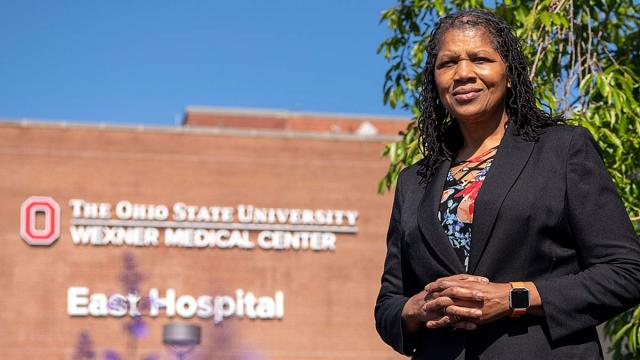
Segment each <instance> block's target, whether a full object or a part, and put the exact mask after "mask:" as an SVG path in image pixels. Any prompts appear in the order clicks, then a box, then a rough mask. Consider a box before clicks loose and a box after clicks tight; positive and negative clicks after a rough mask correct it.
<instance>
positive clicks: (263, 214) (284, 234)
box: [69, 199, 358, 251]
mask: <svg viewBox="0 0 640 360" xmlns="http://www.w3.org/2000/svg"><path fill="white" fill-rule="evenodd" d="M69 206H70V207H71V215H72V219H71V228H70V232H71V239H72V241H73V243H74V244H75V245H79V246H80V245H87V246H151V247H157V246H166V247H179V248H218V249H229V248H240V249H247V250H251V249H256V248H258V249H263V250H314V251H330V250H335V249H336V233H344V234H355V233H357V231H358V228H357V220H358V212H357V211H353V210H323V209H289V208H260V207H255V206H253V205H238V206H236V207H218V206H196V205H188V204H185V203H182V202H177V203H175V204H173V205H172V206H171V207H169V206H166V205H162V204H161V205H152V204H136V203H132V202H130V201H127V200H122V201H119V202H118V203H116V204H115V206H113V205H112V204H110V203H94V202H87V201H85V200H82V199H73V200H71V201H69ZM253 232H255V233H256V234H255V236H251V235H252V233H253Z"/></svg>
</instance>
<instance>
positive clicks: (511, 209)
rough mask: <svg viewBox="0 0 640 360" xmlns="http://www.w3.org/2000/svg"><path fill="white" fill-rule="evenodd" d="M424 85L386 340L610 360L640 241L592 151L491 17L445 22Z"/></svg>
mask: <svg viewBox="0 0 640 360" xmlns="http://www.w3.org/2000/svg"><path fill="white" fill-rule="evenodd" d="M423 76H424V88H423V91H422V99H421V101H422V109H421V110H422V111H421V117H420V119H419V129H420V132H421V139H422V144H423V147H424V148H423V149H422V150H423V152H424V153H425V158H424V159H423V160H422V161H421V162H419V163H418V164H416V165H413V166H410V167H409V168H407V169H405V170H403V171H402V172H401V174H400V176H399V179H398V184H397V188H396V192H395V198H394V204H393V209H392V214H391V220H390V224H389V231H388V237H387V255H386V259H385V265H384V273H383V276H382V284H381V288H380V293H379V296H378V299H377V303H376V309H375V318H376V328H377V330H378V332H379V334H380V335H381V337H382V338H383V340H384V341H385V342H387V343H388V344H389V345H391V346H392V347H393V348H394V349H395V350H396V351H398V352H400V353H403V354H406V355H412V356H413V357H414V358H416V359H427V358H428V359H479V358H483V359H513V358H518V359H601V358H602V349H601V346H600V343H599V341H598V336H597V333H596V329H595V326H596V325H598V324H599V323H601V322H602V321H605V320H607V319H608V318H610V317H612V316H614V315H615V314H617V313H619V312H621V311H623V310H625V309H628V308H629V307H631V306H633V305H635V304H636V303H638V301H639V299H640V240H639V239H638V237H637V235H636V234H635V232H634V230H633V226H632V224H631V221H630V220H629V217H628V214H627V213H626V211H625V209H624V206H623V204H622V202H621V200H620V197H619V196H618V194H617V192H616V189H615V186H614V184H613V182H612V181H611V177H610V175H609V174H608V172H607V170H606V169H605V167H604V164H603V162H602V159H601V156H600V153H599V149H598V147H597V145H596V143H595V141H594V139H593V137H592V136H591V134H590V133H589V132H588V131H587V130H586V129H585V128H583V127H578V126H571V125H567V124H565V123H564V121H563V120H562V119H561V118H559V117H552V116H550V115H549V114H546V113H545V112H543V111H542V110H540V109H538V108H537V107H536V105H535V99H534V96H533V91H532V86H531V84H530V82H529V80H528V79H529V75H528V66H527V63H526V60H525V57H524V55H523V53H522V51H521V49H520V48H519V45H518V41H517V39H516V37H515V36H514V35H513V34H512V31H511V29H510V28H509V26H508V25H507V24H506V23H505V22H504V21H503V20H501V19H500V18H498V17H497V16H495V15H494V14H492V13H489V12H486V11H481V10H465V11H462V12H459V13H457V14H453V15H449V16H447V17H444V18H442V19H441V20H440V21H439V23H438V25H437V26H436V27H435V29H434V31H433V33H432V37H431V41H430V43H429V48H428V50H427V63H426V67H425V70H424V73H423Z"/></svg>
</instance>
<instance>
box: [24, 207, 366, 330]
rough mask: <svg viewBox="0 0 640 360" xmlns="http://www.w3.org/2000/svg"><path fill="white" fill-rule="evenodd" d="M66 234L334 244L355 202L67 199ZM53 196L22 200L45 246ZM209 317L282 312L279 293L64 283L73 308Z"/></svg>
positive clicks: (94, 241) (124, 240)
mask: <svg viewBox="0 0 640 360" xmlns="http://www.w3.org/2000/svg"><path fill="white" fill-rule="evenodd" d="M68 206H69V209H70V215H71V219H70V221H69V224H70V225H69V235H70V238H71V241H72V243H73V244H74V245H75V246H76V247H89V246H91V247H123V246H124V247H160V246H164V247H170V248H180V249H194V248H195V249H232V248H238V249H244V250H255V249H258V250H263V251H312V252H322V251H333V250H335V249H336V234H356V233H357V232H358V228H357V221H358V212H357V211H353V210H326V209H296V208H263V207H255V206H253V205H245V204H241V205H237V206H235V207H227V206H222V207H221V206H201V205H191V204H186V203H183V202H176V203H174V204H172V205H170V206H168V205H164V204H157V205H154V204H139V203H135V202H132V201H129V200H120V201H118V202H116V203H106V202H90V201H86V200H84V199H71V200H69V201H68ZM60 213H61V211H60V206H59V204H58V203H57V202H56V201H55V200H54V199H53V198H51V197H47V196H32V197H30V198H28V199H27V200H25V201H24V202H23V203H22V206H21V208H20V235H21V237H22V238H23V240H24V241H26V242H27V243H28V244H29V245H32V246H50V245H52V244H53V243H54V242H55V241H56V240H58V238H59V237H60V234H61V228H60V226H61V225H60V216H61V214H60ZM142 311H145V314H147V315H149V316H151V317H157V316H159V315H160V314H164V315H165V316H168V317H173V316H176V315H177V316H179V317H182V318H192V317H199V318H204V319H206V318H212V319H213V321H214V322H216V323H218V322H221V321H223V320H224V319H225V318H228V317H232V316H235V317H237V318H245V317H246V318H249V319H282V318H283V317H284V293H283V292H282V291H275V293H274V294H273V296H256V295H255V294H254V293H252V292H250V291H245V290H243V289H237V290H236V291H235V294H234V295H233V296H227V295H224V296H209V295H201V296H197V297H196V296H192V295H180V296H179V294H176V291H175V290H174V289H171V288H168V289H166V290H165V291H164V292H161V291H159V290H158V289H156V288H152V289H150V290H149V294H148V296H147V295H145V296H141V295H140V294H109V295H107V294H103V293H97V292H94V293H91V292H90V290H89V289H88V288H87V287H83V286H72V287H69V288H68V290H67V313H68V314H69V315H71V316H92V317H107V316H108V317H123V316H138V315H141V314H142Z"/></svg>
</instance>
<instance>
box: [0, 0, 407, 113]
mask: <svg viewBox="0 0 640 360" xmlns="http://www.w3.org/2000/svg"><path fill="white" fill-rule="evenodd" d="M393 4H394V1H391V0H324V1H321V0H316V1H311V0H297V1H296V0H269V1H266V0H265V1H257V0H252V1H250V0H245V1H237V0H236V1H195V0H194V1H191V0H184V1H175V0H173V1H164V0H154V1H151V0H148V1H133V0H130V1H122V0H110V1H88V0H86V1H85V0H83V1H80V0H76V1H68V0H55V1H42V0H40V1H33V0H12V1H6V0H5V1H2V2H1V3H0V49H1V55H0V79H1V81H0V118H5V119H6V118H10V119H20V118H30V119H43V120H44V119H53V120H68V121H90V122H92V121H98V122H107V123H143V124H161V125H173V124H175V123H176V119H178V121H179V119H180V118H181V117H182V115H183V113H184V109H185V107H186V106H188V105H201V106H202V105H204V106H217V107H245V108H267V109H284V110H291V111H304V112H339V113H356V114H363V113H364V114H383V115H400V116H403V115H406V113H404V112H402V111H399V110H392V109H390V108H389V107H387V106H384V105H383V104H382V84H383V80H384V72H385V71H386V68H387V62H386V61H385V60H384V58H383V57H382V56H381V55H377V54H376V48H377V45H378V44H379V43H380V42H381V41H382V40H383V39H384V38H385V37H386V36H388V35H389V31H388V30H387V28H386V25H385V24H379V18H380V12H381V11H383V10H385V9H387V8H389V7H391V6H393Z"/></svg>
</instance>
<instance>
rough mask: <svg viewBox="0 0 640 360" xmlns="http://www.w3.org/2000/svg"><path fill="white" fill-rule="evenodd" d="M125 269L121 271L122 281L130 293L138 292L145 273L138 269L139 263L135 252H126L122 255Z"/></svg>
mask: <svg viewBox="0 0 640 360" xmlns="http://www.w3.org/2000/svg"><path fill="white" fill-rule="evenodd" d="M122 263H123V264H122V265H123V270H122V272H121V273H120V277H119V278H120V282H121V283H122V285H124V287H125V288H126V289H127V291H128V292H130V293H137V292H138V289H139V288H140V282H142V280H144V275H143V274H142V273H141V272H140V271H138V264H137V263H136V259H135V257H134V256H133V254H131V253H129V252H126V253H124V255H123V256H122Z"/></svg>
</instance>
